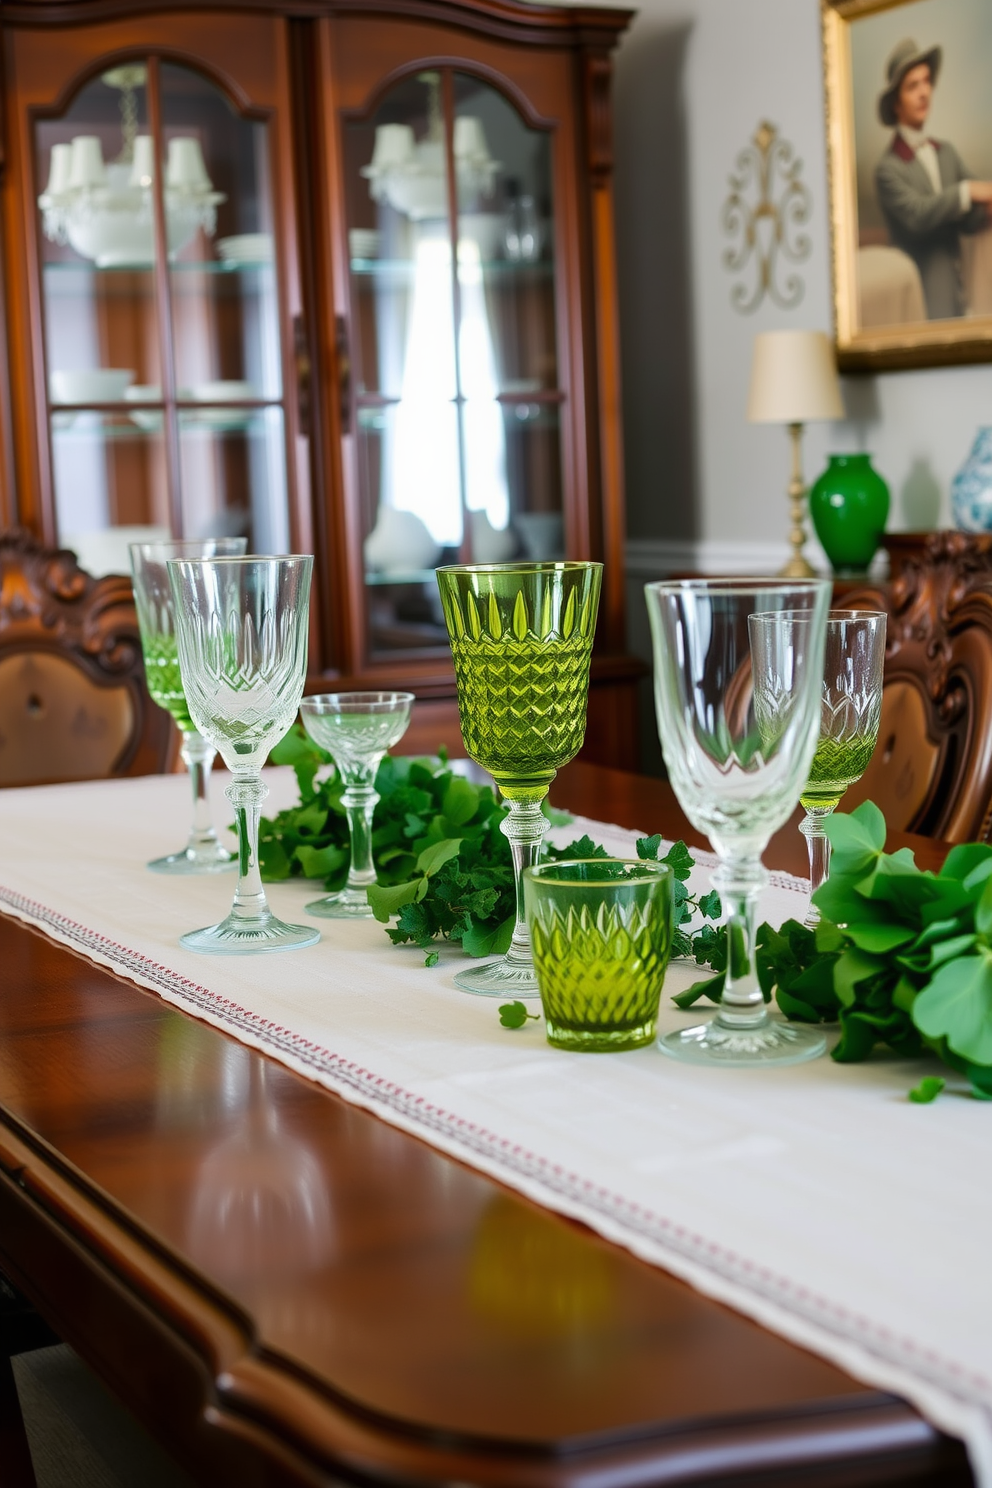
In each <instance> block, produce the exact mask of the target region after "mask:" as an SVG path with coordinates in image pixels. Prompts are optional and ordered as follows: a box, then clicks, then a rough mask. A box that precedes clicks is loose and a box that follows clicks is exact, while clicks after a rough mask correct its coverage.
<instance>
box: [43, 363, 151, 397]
mask: <svg viewBox="0 0 992 1488" xmlns="http://www.w3.org/2000/svg"><path fill="white" fill-rule="evenodd" d="M133 381H134V371H133V369H132V368H130V367H89V368H86V369H85V370H83V371H68V370H66V369H65V368H58V369H56V370H54V371H53V372H51V373H50V374H49V378H48V382H49V389H50V393H51V399H52V402H53V403H120V402H122V401H123V400H124V397H125V394H126V391H127V389H128V388H129V387H130V386H131V384H132V382H133Z"/></svg>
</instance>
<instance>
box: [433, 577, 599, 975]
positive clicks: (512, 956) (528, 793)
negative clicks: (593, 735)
mask: <svg viewBox="0 0 992 1488" xmlns="http://www.w3.org/2000/svg"><path fill="white" fill-rule="evenodd" d="M602 577H603V566H602V564H601V563H568V562H562V563H496V564H465V565H461V564H456V565H452V566H450V567H448V568H439V569H438V570H437V582H438V587H439V589H440V591H441V605H442V608H443V610H444V618H445V623H446V624H447V627H448V637H449V639H450V641H451V654H452V657H453V659H454V663H455V680H456V683H457V686H458V711H459V716H460V718H461V726H462V739H463V740H464V742H465V748H466V749H467V750H468V753H469V754H470V755H471V757H472V759H474V760H475V761H476V763H477V764H480V765H482V767H483V768H484V769H486V770H488V771H489V773H490V774H491V775H492V777H493V779H494V780H495V781H496V784H497V786H498V787H499V790H500V793H501V795H503V796H504V797H505V799H506V800H507V801H509V803H510V810H509V814H508V815H507V816H506V818H505V819H504V820H503V822H502V824H501V830H502V832H503V833H504V835H505V836H506V837H507V838H508V839H509V842H510V848H511V850H512V853H513V868H514V875H515V879H516V891H517V908H516V918H515V922H514V927H513V936H512V939H511V941H510V949H509V950H508V951H507V953H506V955H505V956H504V957H503V959H502V960H500V961H490V962H487V963H485V964H483V965H480V966H473V967H471V968H470V969H469V970H466V971H461V972H459V973H458V975H457V976H456V977H455V984H456V985H457V986H459V987H461V988H462V989H463V991H465V992H477V993H481V994H482V995H483V996H485V997H505V996H510V997H537V996H538V995H539V994H538V987H537V980H536V978H535V976H534V961H533V957H532V955H531V947H530V936H529V935H528V932H527V921H526V919H525V918H524V901H523V884H522V879H521V876H522V874H523V871H524V869H525V868H530V867H533V865H534V864H535V863H536V862H537V859H538V857H539V855H540V851H541V842H542V839H543V837H544V834H545V832H546V831H547V827H548V823H547V818H546V817H545V815H544V813H543V811H542V810H541V802H542V800H543V799H544V797H545V796H546V795H547V793H548V787H549V786H550V784H551V782H552V780H554V778H555V775H556V774H557V772H558V771H559V770H560V769H561V767H562V765H565V764H567V763H568V761H569V760H570V759H572V758H573V757H574V756H575V755H576V754H578V752H579V750H580V749H581V748H582V741H583V739H584V738H585V731H586V699H587V696H588V691H589V661H590V658H591V655H592V642H593V636H594V634H595V630H596V611H597V608H598V606H599V590H600V584H601V582H602Z"/></svg>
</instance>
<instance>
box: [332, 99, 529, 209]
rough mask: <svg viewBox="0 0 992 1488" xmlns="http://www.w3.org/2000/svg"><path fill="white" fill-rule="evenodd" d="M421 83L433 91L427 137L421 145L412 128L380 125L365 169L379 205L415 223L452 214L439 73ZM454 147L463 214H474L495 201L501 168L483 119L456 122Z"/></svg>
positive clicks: (371, 193) (468, 116) (459, 202)
mask: <svg viewBox="0 0 992 1488" xmlns="http://www.w3.org/2000/svg"><path fill="white" fill-rule="evenodd" d="M420 80H421V81H422V82H424V83H426V84H427V90H428V92H427V133H426V135H425V136H424V138H423V139H420V140H416V141H415V140H414V134H413V130H412V128H411V127H410V125H409V124H380V125H378V127H377V128H376V131H375V149H374V151H373V155H372V160H371V162H370V164H368V165H365V166H363V167H362V175H363V176H364V177H365V178H366V180H367V181H368V182H369V183H370V184H369V193H370V195H371V196H372V199H373V201H377V202H382V201H385V202H388V203H389V205H390V206H392V207H395V209H396V211H397V212H402V213H403V215H404V216H406V217H409V218H411V220H412V221H414V222H424V221H427V220H430V219H433V218H438V217H446V216H447V213H448V182H447V165H446V161H445V155H444V114H443V110H442V107H441V79H440V76H439V75H438V73H436V72H425V73H423V74H422V75H421V79H420ZM453 144H454V154H455V178H456V182H457V187H458V209H459V211H460V212H466V211H471V210H472V206H473V205H474V204H475V202H477V201H478V199H479V198H480V197H489V196H491V195H492V193H493V186H494V184H495V181H496V174H497V172H498V171H499V169H500V163H499V161H498V160H493V158H492V156H491V155H490V153H489V146H488V144H487V143H486V135H485V130H484V129H483V127H482V120H481V119H477V118H474V117H473V116H471V115H464V116H461V117H459V118H457V119H455V130H454V141H453Z"/></svg>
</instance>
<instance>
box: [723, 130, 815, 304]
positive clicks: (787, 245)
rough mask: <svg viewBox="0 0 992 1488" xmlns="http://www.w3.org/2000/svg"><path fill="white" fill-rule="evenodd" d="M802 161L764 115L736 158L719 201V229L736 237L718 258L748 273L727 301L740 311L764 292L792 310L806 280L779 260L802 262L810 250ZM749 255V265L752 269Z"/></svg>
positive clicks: (733, 270)
mask: <svg viewBox="0 0 992 1488" xmlns="http://www.w3.org/2000/svg"><path fill="white" fill-rule="evenodd" d="M802 169H803V163H802V161H801V160H800V159H798V157H797V156H796V155H795V152H794V150H793V148H792V146H791V145H790V144H789V143H788V141H787V140H784V139H782V138H781V136H780V135H779V132H778V127H777V126H776V125H775V124H769V123H768V121H767V119H765V120H763V121H762V123H760V124H759V125H758V128H757V130H756V131H755V134H754V137H753V138H752V140H751V143H750V144H749V145H747V146H746V147H745V149H743V150H742V151H741V153H740V154H739V155H738V157H737V164H736V170H735V171H734V172H733V174H732V175H731V177H730V195H729V196H728V197H727V200H726V201H725V202H724V204H723V228H724V232H725V233H726V234H727V235H728V237H731V238H734V239H735V242H734V243H733V244H732V245H731V246H730V247H729V248H727V249H725V251H724V255H723V261H724V264H725V265H726V267H727V268H728V269H729V270H730V272H731V273H732V274H744V273H746V274H747V278H746V279H744V280H742V281H741V282H740V283H738V284H735V285H734V287H733V289H732V290H731V294H730V301H731V304H732V305H733V306H734V307H735V309H737V310H739V311H740V312H741V314H742V315H747V314H749V313H750V312H751V311H752V310H756V309H757V308H758V306H759V305H760V304H761V302H762V300H763V299H764V297H765V295H768V297H769V299H770V300H772V301H773V302H774V303H775V304H776V305H778V306H779V307H780V308H781V309H783V310H792V309H793V308H794V307H795V306H796V305H798V304H799V302H800V300H801V299H802V297H803V291H804V289H805V285H804V284H803V281H802V279H801V278H800V276H799V275H798V274H797V273H795V272H785V273H784V278H783V268H782V264H781V260H782V259H787V260H789V261H790V262H791V263H802V262H803V260H804V259H807V258H808V257H809V255H810V249H811V247H812V244H811V242H810V238H809V235H808V234H807V233H804V232H803V231H802V230H801V229H802V228H803V227H805V225H806V223H807V222H808V221H809V217H810V208H811V204H812V203H811V198H810V194H809V191H808V189H807V187H806V183H805V182H804V181H801V180H800V176H801V174H802ZM752 260H753V268H751V264H752Z"/></svg>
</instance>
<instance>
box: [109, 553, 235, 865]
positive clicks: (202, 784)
mask: <svg viewBox="0 0 992 1488" xmlns="http://www.w3.org/2000/svg"><path fill="white" fill-rule="evenodd" d="M247 545H248V540H247V538H244V537H210V538H204V539H203V540H202V541H195V540H192V539H190V540H189V541H179V542H154V543H131V545H130V551H131V580H132V585H133V588H134V602H135V605H136V607H137V610H138V625H139V626H140V628H141V649H142V651H143V652H144V656H145V680H146V681H147V683H148V691H149V693H150V694H151V697H152V701H153V702H156V703H158V705H159V707H160V708H164V709H165V711H166V712H167V713H169V714H171V716H172V718H173V719H174V720H175V722H176V724H177V725H178V727H179V729H180V732H181V733H182V736H183V742H182V748H181V749H180V751H179V752H180V755H181V757H182V760H183V763H184V764H185V766H186V768H187V770H188V771H189V778H190V784H191V785H192V787H193V825H192V829H191V831H190V834H189V841H188V842H187V844H186V846H185V847H184V848H183V849H182V851H181V852H174V853H169V854H168V856H167V857H164V858H154V859H153V860H152V861H151V862H150V863H149V864H148V867H149V868H151V869H152V871H153V872H154V873H218V872H223V871H224V870H225V869H228V868H233V867H234V865H235V862H236V859H235V857H234V854H233V853H229V852H228V850H227V848H226V847H222V846H221V844H220V843H219V842H218V840H217V833H216V832H215V831H214V825H213V818H212V815H211V811H210V796H209V786H210V769H211V766H212V765H213V762H214V759H215V757H216V753H217V751H216V750H215V749H214V748H213V747H212V746H211V745H210V744H208V743H207V741H206V739H204V738H203V737H202V736H201V735H200V734H198V733H197V731H196V725H195V724H194V723H193V720H192V718H190V716H189V709H188V708H187V707H186V699H185V697H184V696H183V684H182V679H181V677H180V675H179V658H178V656H177V654H176V628H175V622H174V618H173V609H172V590H171V589H170V587H169V575H168V572H167V570H166V567H165V565H166V562H167V560H168V559H169V558H225V557H226V558H236V557H239V556H240V555H241V554H243V553H244V551H245V548H246V547H247Z"/></svg>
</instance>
